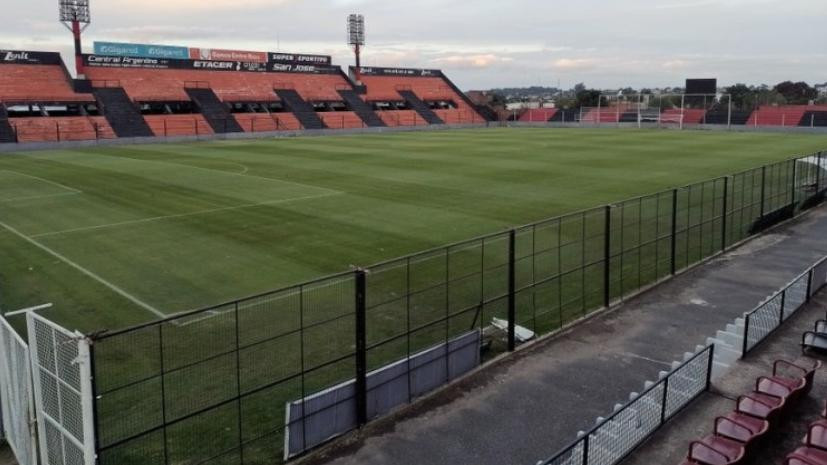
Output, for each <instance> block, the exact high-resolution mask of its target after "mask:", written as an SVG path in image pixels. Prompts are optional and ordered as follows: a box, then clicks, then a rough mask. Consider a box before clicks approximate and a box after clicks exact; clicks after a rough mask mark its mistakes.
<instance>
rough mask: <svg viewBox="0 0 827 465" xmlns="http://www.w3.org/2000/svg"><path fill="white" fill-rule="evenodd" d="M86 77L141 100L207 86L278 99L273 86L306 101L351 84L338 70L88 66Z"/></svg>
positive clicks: (230, 98)
mask: <svg viewBox="0 0 827 465" xmlns="http://www.w3.org/2000/svg"><path fill="white" fill-rule="evenodd" d="M87 77H88V78H89V79H90V80H91V81H92V85H93V86H97V87H105V86H107V87H113V86H114V87H123V88H124V90H126V93H127V94H129V96H130V97H131V98H132V99H133V100H137V101H142V102H151V101H164V100H167V101H189V100H190V98H189V96H188V95H187V92H186V89H187V88H188V87H194V88H199V87H200V88H210V89H212V90H213V92H215V94H216V95H218V98H220V99H221V100H222V101H225V102H246V101H249V102H271V101H278V100H279V98H278V96H277V95H276V94H275V92H273V89H276V88H281V89H295V90H296V91H297V92H298V93H299V94H300V95H301V96H302V98H304V99H305V100H309V101H341V100H342V97H341V96H340V95H339V93H338V92H337V90H338V89H339V88H348V89H349V88H350V85H349V84H348V83H347V81H346V80H345V78H344V76H342V75H338V74H300V73H253V72H241V71H240V72H232V71H205V70H167V69H163V70H155V69H149V70H148V69H132V68H127V69H122V68H89V69H88V70H87Z"/></svg>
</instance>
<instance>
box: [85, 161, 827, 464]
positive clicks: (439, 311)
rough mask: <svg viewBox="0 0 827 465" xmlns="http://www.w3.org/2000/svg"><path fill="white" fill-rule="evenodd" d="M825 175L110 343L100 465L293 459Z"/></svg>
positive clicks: (749, 180) (485, 250) (722, 183)
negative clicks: (476, 350)
mask: <svg viewBox="0 0 827 465" xmlns="http://www.w3.org/2000/svg"><path fill="white" fill-rule="evenodd" d="M825 165H827V157H824V156H823V155H822V154H820V153H819V154H813V155H810V156H807V157H802V158H797V159H791V160H786V161H782V162H778V163H773V164H770V165H767V166H764V167H761V168H757V169H752V170H748V171H744V172H741V173H737V174H734V175H731V176H725V177H721V178H717V179H713V180H709V181H705V182H700V183H695V184H692V185H689V186H685V187H682V188H678V189H672V190H668V191H664V192H660V193H657V194H653V195H648V196H642V197H639V198H635V199H631V200H626V201H623V202H618V203H616V204H612V205H607V206H603V207H599V208H594V209H589V210H585V211H581V212H577V213H572V214H568V215H564V216H561V217H557V218H553V219H549V220H545V221H540V222H537V223H534V224H531V225H527V226H522V227H518V228H515V229H512V230H510V231H505V232H501V233H497V234H492V235H488V236H484V237H480V238H476V239H473V240H469V241H465V242H461V243H458V244H454V245H450V246H447V247H440V248H437V249H434V250H430V251H426V252H422V253H419V254H415V255H411V256H408V257H403V258H399V259H395V260H391V261H388V262H384V263H380V264H377V265H374V266H370V267H367V268H366V269H364V270H362V269H359V270H354V271H352V272H348V273H343V274H339V275H336V276H332V277H328V278H323V279H319V280H316V281H313V282H308V283H305V284H301V285H298V286H292V287H289V288H286V289H282V290H279V291H275V292H271V293H267V294H264V295H261V296H256V297H252V298H248V299H243V300H239V301H236V302H231V303H228V304H224V305H219V306H216V307H212V308H208V309H204V310H200V311H197V312H192V313H189V314H186V315H182V316H176V317H173V318H170V319H167V320H163V321H160V322H154V323H151V324H148V325H144V326H139V327H136V328H132V329H128V330H125V331H120V332H115V333H108V334H102V335H97V336H95V337H94V339H95V341H94V345H93V360H94V362H95V363H94V365H95V377H94V379H95V399H96V413H97V418H96V428H97V431H98V434H97V438H98V444H97V453H98V456H99V461H100V463H101V464H117V465H129V464H141V465H146V464H149V465H152V464H163V465H170V464H176V465H177V464H192V465H195V464H265V463H266V464H272V463H280V462H281V461H283V460H285V458H286V457H290V456H292V455H294V454H296V453H300V452H302V451H305V450H307V449H309V448H312V447H313V446H316V445H318V444H320V443H321V442H323V441H325V440H327V439H330V438H331V437H333V436H336V435H338V434H342V433H344V432H346V431H348V430H350V429H353V428H356V427H358V426H360V425H362V424H364V423H365V422H367V421H369V420H370V419H372V418H375V417H377V416H379V415H381V414H383V413H384V412H386V411H388V410H389V409H391V408H393V407H395V406H398V405H402V404H405V403H408V402H411V401H412V400H413V399H415V398H416V397H418V396H421V395H423V394H425V393H426V392H428V391H430V390H432V389H433V388H434V387H436V386H438V385H439V384H442V383H445V382H448V381H450V380H452V379H454V378H456V377H457V376H460V375H461V374H462V373H464V372H466V371H468V370H470V369H472V368H473V367H474V366H476V365H477V364H479V363H480V362H481V361H483V360H486V359H490V358H491V357H493V356H495V355H497V354H499V353H502V352H505V351H508V350H513V349H514V348H515V347H516V345H517V344H518V343H520V342H524V341H526V340H528V339H531V338H533V337H536V336H539V335H545V334H549V333H552V332H555V331H558V330H560V329H561V328H563V327H566V326H567V325H570V324H572V323H574V322H575V321H577V320H579V319H582V318H585V317H588V316H589V315H591V314H593V313H594V312H595V311H597V310H600V309H601V308H605V307H607V306H609V305H612V304H613V303H615V302H618V301H620V300H622V299H626V298H628V297H630V296H632V295H634V294H636V293H638V292H639V291H641V290H643V289H645V288H647V287H649V286H652V285H654V284H655V283H657V282H659V281H660V280H663V279H666V278H668V277H669V276H672V275H674V274H676V273H678V272H680V271H681V270H684V269H686V268H688V267H691V266H693V265H695V264H697V263H699V262H700V261H702V260H705V259H707V258H709V257H711V256H713V255H715V254H717V253H720V252H721V251H723V250H725V249H726V248H727V247H730V246H732V245H734V244H736V243H738V242H740V241H742V240H744V239H746V238H748V237H750V236H752V235H754V234H756V233H757V232H759V231H761V230H763V229H765V228H767V227H768V226H770V225H772V224H775V223H777V222H778V221H781V220H783V219H786V218H789V217H792V216H793V215H794V214H795V213H796V212H797V211H799V210H801V209H802V208H807V207H810V206H812V205H815V204H816V203H818V202H819V201H820V200H821V199H823V197H824V193H825V190H826V189H827V179H825V177H824V173H823V171H824V170H823V168H824V167H825ZM469 341H471V342H469ZM469 345H475V346H478V347H479V350H480V354H481V355H479V356H476V357H470V356H469V354H468V347H469ZM472 352H473V351H472ZM380 398H381V400H379V399H380ZM330 418H335V422H334V423H335V424H334V425H332V426H331V425H330V423H331V421H330V420H329V419H330Z"/></svg>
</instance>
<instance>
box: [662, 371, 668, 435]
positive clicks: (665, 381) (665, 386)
mask: <svg viewBox="0 0 827 465" xmlns="http://www.w3.org/2000/svg"><path fill="white" fill-rule="evenodd" d="M668 396H669V377H668V376H667V377H666V378H663V397H662V398H661V401H660V424H661V425H663V424H664V423H666V402H667V400H668Z"/></svg>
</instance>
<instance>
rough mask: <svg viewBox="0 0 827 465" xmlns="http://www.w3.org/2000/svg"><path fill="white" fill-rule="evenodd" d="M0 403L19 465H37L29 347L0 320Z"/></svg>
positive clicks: (9, 326) (2, 319) (4, 428)
mask: <svg viewBox="0 0 827 465" xmlns="http://www.w3.org/2000/svg"><path fill="white" fill-rule="evenodd" d="M0 402H2V414H3V433H4V435H3V436H4V438H5V440H6V442H7V443H8V444H9V447H10V448H11V450H12V453H14V456H15V457H16V458H17V463H18V464H19V465H36V464H37V445H36V444H37V436H36V432H35V426H36V423H35V407H34V394H33V391H32V373H31V366H30V354H29V345H28V344H27V343H26V341H25V340H23V338H22V337H20V335H19V334H17V332H16V331H15V330H14V328H12V326H11V325H10V324H9V322H8V320H6V318H4V317H3V316H0Z"/></svg>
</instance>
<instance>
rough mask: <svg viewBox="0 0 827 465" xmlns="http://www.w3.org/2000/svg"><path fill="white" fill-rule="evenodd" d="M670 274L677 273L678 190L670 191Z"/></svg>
mask: <svg viewBox="0 0 827 465" xmlns="http://www.w3.org/2000/svg"><path fill="white" fill-rule="evenodd" d="M671 247H672V250H671V256H672V270H671V271H672V274H673V275H674V274H675V272H677V264H676V263H675V261H676V259H677V248H678V190H677V189H672V246H671Z"/></svg>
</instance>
